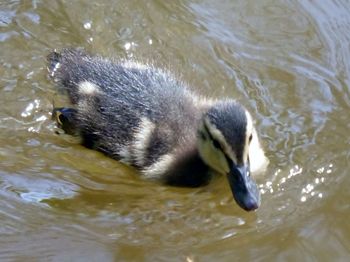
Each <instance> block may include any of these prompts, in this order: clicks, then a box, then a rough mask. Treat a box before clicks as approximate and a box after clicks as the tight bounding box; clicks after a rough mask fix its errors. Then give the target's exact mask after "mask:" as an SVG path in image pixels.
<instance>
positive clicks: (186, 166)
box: [165, 148, 212, 187]
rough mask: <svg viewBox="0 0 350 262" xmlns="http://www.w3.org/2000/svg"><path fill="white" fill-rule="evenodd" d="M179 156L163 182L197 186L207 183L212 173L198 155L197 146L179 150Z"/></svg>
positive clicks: (173, 184)
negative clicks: (187, 149) (185, 150)
mask: <svg viewBox="0 0 350 262" xmlns="http://www.w3.org/2000/svg"><path fill="white" fill-rule="evenodd" d="M179 155H181V157H180V158H179V159H177V160H176V161H175V162H174V163H173V167H174V168H171V170H172V171H170V172H169V173H168V174H167V175H166V177H165V183H167V184H168V185H172V186H184V187H199V186H203V185H206V184H208V183H209V181H210V179H211V177H212V174H211V172H210V170H209V167H208V166H207V165H206V164H205V163H204V162H203V160H202V159H201V157H200V156H199V153H198V150H197V148H193V149H191V150H189V151H187V152H181V154H179Z"/></svg>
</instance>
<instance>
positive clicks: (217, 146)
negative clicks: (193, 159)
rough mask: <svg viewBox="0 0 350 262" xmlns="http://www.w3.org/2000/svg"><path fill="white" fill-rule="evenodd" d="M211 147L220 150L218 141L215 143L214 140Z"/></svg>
mask: <svg viewBox="0 0 350 262" xmlns="http://www.w3.org/2000/svg"><path fill="white" fill-rule="evenodd" d="M213 146H214V147H215V148H216V149H219V150H222V148H221V145H220V143H219V142H218V141H216V140H213Z"/></svg>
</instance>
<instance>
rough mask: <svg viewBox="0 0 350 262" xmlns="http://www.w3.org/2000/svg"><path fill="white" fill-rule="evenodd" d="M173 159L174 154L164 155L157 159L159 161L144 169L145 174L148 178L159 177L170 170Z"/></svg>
mask: <svg viewBox="0 0 350 262" xmlns="http://www.w3.org/2000/svg"><path fill="white" fill-rule="evenodd" d="M173 161H174V157H173V156H172V155H170V154H167V155H163V156H161V157H160V158H159V159H158V160H157V162H155V163H154V164H152V165H150V166H149V167H147V168H145V169H143V170H142V173H143V174H145V176H146V177H148V178H159V177H160V176H162V175H163V174H164V173H165V172H166V171H168V170H169V167H170V166H171V164H172V163H173Z"/></svg>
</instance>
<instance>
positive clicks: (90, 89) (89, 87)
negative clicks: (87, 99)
mask: <svg viewBox="0 0 350 262" xmlns="http://www.w3.org/2000/svg"><path fill="white" fill-rule="evenodd" d="M78 86H79V92H80V93H82V94H86V95H92V94H94V93H96V92H98V90H99V89H98V86H97V85H95V84H94V83H91V82H89V81H83V82H80V83H79V85H78Z"/></svg>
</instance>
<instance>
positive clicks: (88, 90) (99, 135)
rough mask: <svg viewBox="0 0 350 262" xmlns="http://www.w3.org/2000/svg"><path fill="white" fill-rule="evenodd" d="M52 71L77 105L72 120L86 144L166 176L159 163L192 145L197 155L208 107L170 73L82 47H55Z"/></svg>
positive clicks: (49, 63) (189, 148)
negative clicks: (57, 49)
mask: <svg viewBox="0 0 350 262" xmlns="http://www.w3.org/2000/svg"><path fill="white" fill-rule="evenodd" d="M48 70H49V74H50V76H51V77H52V79H53V80H54V81H55V82H57V83H58V84H59V86H61V87H63V88H64V89H65V90H66V91H67V93H68V96H69V98H70V100H71V102H72V104H73V106H74V108H75V109H74V112H75V113H74V114H73V115H72V116H70V117H71V119H70V121H71V122H74V126H75V127H76V129H77V131H78V132H79V134H80V135H81V137H82V138H83V143H84V145H85V146H87V147H90V148H93V149H97V150H99V151H102V152H104V153H106V154H107V155H109V156H111V157H113V158H115V159H118V160H121V161H123V162H125V163H128V164H131V165H133V166H135V167H137V168H140V169H141V170H146V171H147V170H149V172H148V173H149V175H150V176H152V175H155V176H157V175H160V174H158V173H160V172H161V171H159V170H162V166H160V167H159V163H160V165H161V164H162V163H163V165H165V164H169V163H170V162H172V159H171V156H172V155H173V154H174V151H176V150H177V151H181V150H186V151H191V150H192V151H193V152H195V153H194V154H195V156H194V157H195V158H197V152H196V132H197V127H198V123H199V120H200V118H201V116H202V113H203V112H204V110H205V106H204V107H203V106H200V105H199V104H198V103H197V102H198V99H197V98H196V97H195V96H193V95H192V94H191V93H190V91H189V90H188V89H187V88H186V87H185V86H184V85H183V84H182V83H181V82H179V81H177V80H175V79H174V78H173V77H172V76H171V75H169V74H168V73H166V72H164V71H162V70H159V69H156V68H153V67H151V66H144V65H140V64H137V63H131V62H124V63H119V64H118V63H113V62H111V61H108V60H105V59H102V58H100V57H93V56H90V55H88V54H87V53H85V52H84V51H82V50H77V49H64V50H62V52H60V53H58V52H52V53H51V54H50V55H49V56H48ZM168 162H169V163H168ZM157 164H158V166H157V168H156V169H154V166H155V165H157ZM163 169H164V170H163V171H166V170H165V169H166V168H165V167H164V168H163ZM153 171H155V172H153ZM152 172H153V173H154V174H152ZM145 173H147V172H145Z"/></svg>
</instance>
